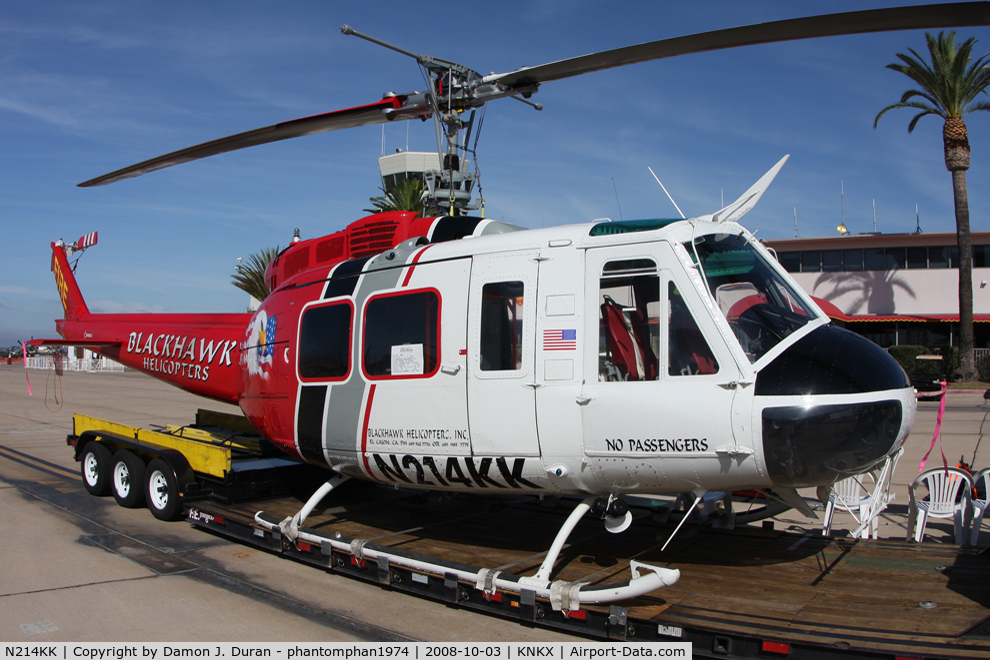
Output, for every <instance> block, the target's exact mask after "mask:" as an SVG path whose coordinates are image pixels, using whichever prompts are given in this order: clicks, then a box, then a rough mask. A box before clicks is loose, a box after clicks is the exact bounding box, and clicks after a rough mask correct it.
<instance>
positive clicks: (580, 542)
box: [187, 484, 990, 658]
mask: <svg viewBox="0 0 990 660" xmlns="http://www.w3.org/2000/svg"><path fill="white" fill-rule="evenodd" d="M549 504H550V503H549V502H540V501H539V500H538V499H518V500H498V499H486V498H480V497H449V496H444V497H442V498H440V497H437V496H436V495H429V496H427V495H425V494H422V493H419V494H417V493H410V492H408V491H402V490H395V489H391V488H384V487H374V486H371V485H364V484H351V485H349V486H348V487H345V488H342V489H341V490H340V491H338V492H335V493H334V494H333V496H332V497H330V498H328V501H327V503H326V504H325V506H324V507H323V508H317V509H316V511H315V512H314V513H313V514H311V515H310V517H309V518H308V519H307V520H306V521H305V526H304V527H305V528H306V531H308V532H311V533H312V534H316V535H317V536H322V537H325V538H326V539H330V538H334V539H338V540H339V539H344V540H345V541H347V540H355V539H361V540H364V543H361V544H359V545H358V547H367V548H371V547H380V548H390V549H391V550H392V551H393V552H397V553H404V554H408V555H409V556H413V557H418V556H428V557H430V558H433V559H434V560H441V561H442V562H446V563H448V564H450V565H451V566H458V567H460V566H470V567H474V569H475V570H476V569H478V568H491V569H498V570H501V571H504V572H505V573H511V574H514V575H519V576H523V575H532V574H533V573H534V572H535V570H536V569H537V567H538V566H539V564H540V562H541V561H542V558H543V556H544V554H545V551H546V550H547V549H548V548H549V546H550V543H551V542H552V540H553V537H554V535H555V533H556V531H557V529H558V528H559V527H560V525H561V524H562V522H563V519H564V518H565V517H566V515H567V514H568V513H569V512H570V510H571V509H572V508H573V506H574V505H575V504H576V501H568V500H561V501H559V502H555V503H554V505H553V506H549ZM300 506H301V503H300V502H299V501H298V500H295V499H293V498H279V499H271V500H265V501H261V502H254V503H242V504H219V503H215V502H210V501H200V502H194V503H191V504H188V505H187V512H188V513H189V514H190V520H191V521H192V522H193V523H194V524H196V525H199V526H201V527H205V528H209V529H211V530H213V531H216V532H218V533H221V534H223V535H226V536H231V537H235V538H239V539H240V540H242V541H244V542H247V543H251V544H253V545H256V546H259V547H263V548H266V549H268V550H270V551H273V552H277V553H284V554H285V555H286V556H289V557H292V558H294V559H297V560H300V561H304V562H307V563H311V564H314V565H316V566H319V567H322V568H325V569H326V570H330V571H335V572H340V573H345V574H351V575H354V576H356V577H359V578H362V579H366V580H371V581H377V582H381V583H382V584H383V586H384V587H386V588H389V589H397V590H402V591H406V592H410V593H416V594H419V595H423V596H427V597H431V598H436V599H441V600H447V601H449V602H451V603H452V604H453V603H456V604H457V606H459V607H467V608H473V609H477V610H481V611H486V612H490V613H493V614H497V615H499V616H507V617H511V618H516V619H519V620H522V621H527V622H532V623H536V624H538V625H545V626H550V627H555V628H563V629H567V630H571V631H573V632H576V633H579V634H583V635H588V636H591V637H604V638H611V639H629V638H636V639H638V640H657V641H690V642H692V643H693V644H694V652H695V654H696V656H702V657H728V658H749V657H814V658H830V657H844V658H846V657H860V658H871V657H876V658H894V657H898V658H986V657H988V656H990V553H988V552H986V551H981V549H979V548H960V547H958V546H950V545H941V544H909V543H906V542H902V541H888V540H880V541H870V540H857V539H851V538H835V537H822V536H820V535H818V534H811V533H800V534H796V533H792V532H786V531H780V530H775V529H770V528H769V526H766V527H760V526H741V527H737V528H736V529H735V530H732V531H727V530H715V529H711V528H710V527H701V526H698V525H692V524H688V525H686V526H685V527H684V528H683V529H682V530H681V531H680V532H679V533H678V535H677V537H676V538H675V539H674V541H673V542H672V543H671V545H670V547H668V548H667V550H665V551H664V552H661V547H662V546H663V544H664V543H665V542H666V540H667V539H668V537H669V536H670V534H671V533H672V532H673V530H674V525H673V524H660V523H658V522H655V520H654V516H653V511H651V510H650V509H646V508H642V509H639V508H636V509H633V510H634V513H635V516H636V518H637V520H636V521H635V522H634V523H633V525H632V527H631V528H630V529H629V530H627V531H625V532H623V533H621V534H618V535H612V534H610V533H608V532H607V531H606V530H605V529H604V526H603V525H602V524H601V522H600V521H597V520H593V519H592V518H591V516H587V517H586V519H584V520H582V521H581V523H580V524H579V525H578V527H577V528H576V530H575V531H574V533H573V534H572V535H571V537H570V541H569V543H568V545H567V546H566V547H565V549H564V551H563V552H562V553H561V555H560V558H559V559H558V561H557V564H556V568H555V572H554V575H553V579H555V580H566V581H581V582H590V583H592V584H599V583H614V582H622V581H624V580H627V579H629V577H630V564H629V562H630V560H637V561H642V562H648V563H650V564H654V565H658V566H669V567H672V568H678V569H680V570H681V578H680V581H679V582H677V584H675V585H674V586H672V587H668V588H665V589H661V590H659V591H656V592H654V593H652V594H650V595H647V596H644V597H640V598H637V599H634V600H629V601H625V602H622V603H619V604H618V605H613V606H612V607H608V606H597V607H596V606H585V607H584V608H583V609H582V610H581V611H580V612H577V613H570V614H569V615H564V613H563V612H561V611H554V610H553V609H552V608H551V606H550V604H549V602H546V601H540V600H539V599H532V598H530V599H529V600H530V601H532V602H526V601H527V598H526V597H525V592H524V594H523V597H522V598H520V597H519V596H518V595H510V594H505V597H504V598H503V597H502V594H495V595H494V596H491V597H486V596H485V594H484V593H483V591H482V590H480V589H477V588H476V585H474V584H468V583H465V582H464V581H463V580H461V581H460V582H458V581H457V580H456V579H452V574H447V576H446V578H444V576H438V575H425V574H422V573H415V571H410V570H406V569H403V568H401V567H398V566H394V565H393V566H389V565H388V562H387V561H386V562H384V565H383V562H382V561H381V560H379V561H378V562H377V563H376V562H373V561H364V560H362V559H361V558H360V557H354V556H351V555H350V554H349V553H346V552H344V553H341V552H339V551H338V550H336V549H330V547H329V545H328V544H326V543H324V544H322V547H316V546H315V545H312V544H309V543H304V544H302V545H301V546H300V547H299V548H297V547H296V546H294V545H293V544H290V543H288V542H285V541H284V539H282V538H281V536H280V535H279V533H278V532H277V531H276V532H275V533H274V534H273V533H272V532H270V531H267V530H265V529H264V528H263V527H262V526H261V525H259V524H257V523H256V522H255V520H254V516H255V513H256V512H257V511H264V515H265V516H266V517H267V519H268V520H270V521H275V522H277V521H279V520H282V519H284V518H286V517H288V516H291V515H293V514H294V513H295V512H296V511H298V509H299V507H300ZM414 573H415V574H414ZM784 650H786V653H784ZM768 654H769V655H768Z"/></svg>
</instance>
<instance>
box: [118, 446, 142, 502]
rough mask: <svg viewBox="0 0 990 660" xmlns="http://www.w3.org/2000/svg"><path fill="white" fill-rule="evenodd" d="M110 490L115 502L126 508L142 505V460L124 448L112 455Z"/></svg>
mask: <svg viewBox="0 0 990 660" xmlns="http://www.w3.org/2000/svg"><path fill="white" fill-rule="evenodd" d="M112 465H113V469H112V470H111V473H110V484H111V486H112V487H111V490H112V491H113V498H114V499H115V500H117V504H119V505H120V506H122V507H126V508H128V509H136V508H138V507H140V506H143V505H144V461H142V460H141V459H140V458H138V457H137V456H135V455H134V454H133V453H131V452H129V451H127V450H126V449H121V450H118V451H117V453H116V454H114V455H113V463H112Z"/></svg>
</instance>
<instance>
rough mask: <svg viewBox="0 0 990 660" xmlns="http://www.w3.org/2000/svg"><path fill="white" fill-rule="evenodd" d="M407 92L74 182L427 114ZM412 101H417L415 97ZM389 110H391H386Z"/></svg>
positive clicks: (95, 182)
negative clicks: (405, 94) (408, 102)
mask: <svg viewBox="0 0 990 660" xmlns="http://www.w3.org/2000/svg"><path fill="white" fill-rule="evenodd" d="M408 99H409V97H408V96H389V97H386V98H383V99H382V100H381V101H378V102H377V103H371V104H369V105H362V106H358V107H355V108H348V109H346V110H336V111H334V112H326V113H323V114H320V115H313V116H312V117H303V118H302V119H293V120H291V121H285V122H282V123H279V124H274V125H272V126H266V127H264V128H256V129H254V130H253V131H245V132H244V133H238V134H236V135H229V136H227V137H223V138H220V139H218V140H212V141H210V142H204V143H203V144H199V145H196V146H194V147H188V148H186V149H180V150H179V151H173V152H172V153H170V154H165V155H164V156H158V157H157V158H152V159H150V160H146V161H144V162H141V163H138V164H137V165H131V166H129V167H125V168H123V169H119V170H117V171H115V172H111V173H110V174H104V175H103V176H99V177H96V178H95V179H90V180H89V181H84V182H83V183H80V184H78V185H79V187H80V188H89V187H92V186H105V185H107V184H108V183H114V182H115V181H120V180H122V179H129V178H131V177H135V176H141V175H142V174H147V173H148V172H154V171H155V170H161V169H164V168H166V167H171V166H173V165H179V164H181V163H188V162H189V161H192V160H198V159H200V158H206V157H208V156H216V155H217V154H222V153H226V152H228V151H234V150H237V149H244V148H246V147H253V146H256V145H259V144H267V143H269V142H277V141H279V140H288V139H290V138H296V137H302V136H304V135H313V134H316V133H324V132H326V131H336V130H340V129H343V128H355V127H357V126H369V125H372V124H383V123H385V122H387V121H390V120H391V119H411V118H412V117H414V116H429V111H428V110H426V109H425V104H424V105H423V107H420V104H419V103H416V102H414V103H410V104H407V103H406V101H407V100H408ZM416 101H419V99H418V98H417V99H416ZM389 111H394V112H393V113H390V112H389Z"/></svg>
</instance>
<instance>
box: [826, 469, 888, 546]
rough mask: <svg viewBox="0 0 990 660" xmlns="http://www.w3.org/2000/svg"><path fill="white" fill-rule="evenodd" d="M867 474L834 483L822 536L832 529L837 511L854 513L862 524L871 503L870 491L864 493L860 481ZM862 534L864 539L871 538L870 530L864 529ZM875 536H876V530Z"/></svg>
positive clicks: (855, 518)
mask: <svg viewBox="0 0 990 660" xmlns="http://www.w3.org/2000/svg"><path fill="white" fill-rule="evenodd" d="M865 476H868V475H854V476H852V477H847V478H845V479H842V480H841V481H836V482H835V483H834V484H832V493H831V494H830V495H829V496H828V504H826V505H825V520H824V522H823V524H822V536H828V535H829V533H830V532H831V531H832V516H833V515H835V512H836V511H845V512H847V513H849V514H851V515H852V517H853V519H854V520H855V521H856V522H857V524H860V525H861V524H862V522H863V513H864V512H865V511H866V510H867V507H868V506H869V504H870V495H869V493H867V494H865V495H864V494H863V487H862V485H861V482H860V480H861V479H862V478H863V477H865ZM871 478H872V477H871ZM874 522H875V521H874ZM861 536H862V538H864V539H866V538H869V537H870V530H869V529H864V530H863V532H862V534H861ZM873 538H876V532H874V537H873Z"/></svg>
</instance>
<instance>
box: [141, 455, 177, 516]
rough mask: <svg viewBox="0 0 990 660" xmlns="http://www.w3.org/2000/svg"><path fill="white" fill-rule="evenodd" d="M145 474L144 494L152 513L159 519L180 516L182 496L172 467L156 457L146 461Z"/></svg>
mask: <svg viewBox="0 0 990 660" xmlns="http://www.w3.org/2000/svg"><path fill="white" fill-rule="evenodd" d="M145 476H146V477H147V478H146V480H145V482H144V483H145V496H146V498H147V502H148V508H149V509H150V510H151V513H152V515H154V516H155V518H158V519H159V520H178V519H179V518H181V517H182V498H180V497H179V483H178V481H177V480H176V478H175V473H174V471H173V470H172V467H171V466H170V465H169V464H168V463H167V462H166V461H165V460H164V459H161V458H156V459H154V460H152V461H151V462H150V463H148V469H147V471H146V472H145Z"/></svg>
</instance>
